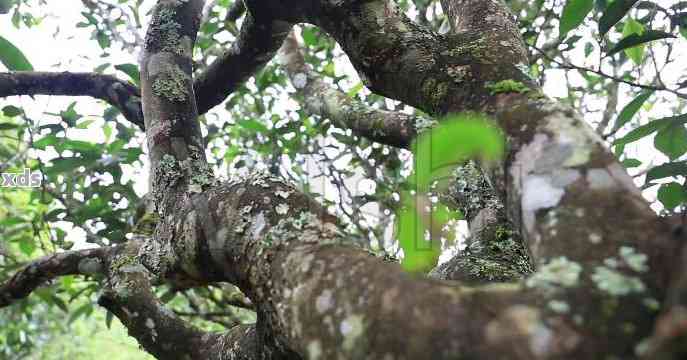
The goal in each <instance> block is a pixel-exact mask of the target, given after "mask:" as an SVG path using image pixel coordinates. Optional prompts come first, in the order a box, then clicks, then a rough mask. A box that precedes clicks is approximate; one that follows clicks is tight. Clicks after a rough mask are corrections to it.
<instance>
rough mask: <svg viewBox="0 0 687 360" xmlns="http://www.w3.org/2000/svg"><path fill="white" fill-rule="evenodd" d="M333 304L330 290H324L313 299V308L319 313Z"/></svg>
mask: <svg viewBox="0 0 687 360" xmlns="http://www.w3.org/2000/svg"><path fill="white" fill-rule="evenodd" d="M333 306H334V299H333V297H332V291H331V290H324V291H323V292H322V294H321V295H320V296H318V297H317V299H316V300H315V309H317V312H318V313H320V314H323V313H325V312H326V311H327V310H329V309H331V308H332V307H333Z"/></svg>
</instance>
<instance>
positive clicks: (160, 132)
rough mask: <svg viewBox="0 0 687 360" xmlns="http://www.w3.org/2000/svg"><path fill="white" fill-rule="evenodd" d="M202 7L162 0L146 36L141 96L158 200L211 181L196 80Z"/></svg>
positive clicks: (197, 1)
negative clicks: (194, 58)
mask: <svg viewBox="0 0 687 360" xmlns="http://www.w3.org/2000/svg"><path fill="white" fill-rule="evenodd" d="M203 4H204V1H203V0H188V1H174V0H160V1H158V3H157V5H156V6H155V8H154V10H153V18H152V21H151V24H150V27H149V28H148V32H147V34H146V40H145V50H144V52H143V59H142V62H141V94H142V99H143V115H144V118H145V123H146V137H147V140H148V148H149V149H150V159H151V166H152V173H153V176H152V179H151V180H152V190H153V194H154V195H156V196H155V197H156V198H157V199H159V198H160V197H161V195H162V194H168V193H171V194H174V193H178V192H180V191H184V190H185V189H186V187H187V186H189V187H190V188H191V189H196V190H198V188H199V187H200V188H201V189H202V186H203V185H207V184H208V183H209V180H208V178H211V172H210V170H209V167H208V165H207V161H206V159H205V155H204V146H203V140H202V136H201V132H200V126H199V124H198V121H197V117H198V110H197V107H196V100H195V94H194V92H193V79H192V73H193V63H192V54H193V45H194V43H195V40H196V35H197V32H198V27H199V25H200V21H201V16H202V10H203ZM192 179H204V180H200V181H196V180H192Z"/></svg>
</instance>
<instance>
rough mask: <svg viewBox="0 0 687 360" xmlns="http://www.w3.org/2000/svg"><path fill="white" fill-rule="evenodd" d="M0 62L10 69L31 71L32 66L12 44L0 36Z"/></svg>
mask: <svg viewBox="0 0 687 360" xmlns="http://www.w3.org/2000/svg"><path fill="white" fill-rule="evenodd" d="M0 62H2V63H3V64H4V65H5V66H6V67H7V69H8V70H10V71H31V70H33V66H31V63H30V62H29V60H28V59H27V58H26V56H24V53H22V52H21V50H19V49H18V48H17V47H16V46H14V44H12V43H11V42H9V40H7V39H5V38H4V37H2V36H0Z"/></svg>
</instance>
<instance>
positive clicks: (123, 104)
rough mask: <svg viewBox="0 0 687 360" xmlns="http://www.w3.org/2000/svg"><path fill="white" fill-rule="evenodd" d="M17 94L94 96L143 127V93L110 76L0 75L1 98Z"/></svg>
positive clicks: (13, 73) (64, 74)
mask: <svg viewBox="0 0 687 360" xmlns="http://www.w3.org/2000/svg"><path fill="white" fill-rule="evenodd" d="M14 95H68V96H91V97H94V98H97V99H101V100H104V101H106V102H107V103H109V104H110V105H112V106H114V107H116V108H117V109H119V111H120V112H121V113H122V115H124V117H125V118H126V119H127V120H129V121H130V122H132V123H133V124H136V125H138V127H140V128H141V129H143V128H144V125H143V112H142V111H141V94H140V91H139V90H138V88H137V87H136V86H134V85H133V84H130V83H128V82H126V81H122V80H119V79H117V78H116V77H114V76H111V75H102V74H96V73H70V72H60V73H53V72H30V71H17V72H10V73H0V97H7V96H14Z"/></svg>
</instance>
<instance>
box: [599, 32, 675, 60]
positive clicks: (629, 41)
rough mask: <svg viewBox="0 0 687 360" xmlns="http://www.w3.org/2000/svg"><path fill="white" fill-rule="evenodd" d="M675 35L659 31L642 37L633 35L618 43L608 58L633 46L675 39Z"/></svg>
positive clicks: (644, 34) (646, 33) (608, 54)
mask: <svg viewBox="0 0 687 360" xmlns="http://www.w3.org/2000/svg"><path fill="white" fill-rule="evenodd" d="M674 37H675V35H672V34H669V33H667V32H663V31H658V30H647V31H645V32H644V33H642V34H641V35H638V34H631V35H629V36H627V37H624V38H622V39H621V40H620V41H618V43H617V44H615V46H614V47H613V48H611V50H609V51H608V53H607V54H606V56H613V55H615V54H617V53H618V52H620V51H622V50H625V49H628V48H631V47H633V46H637V45H640V44H644V43H647V42H651V41H654V40H659V39H667V38H674Z"/></svg>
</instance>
